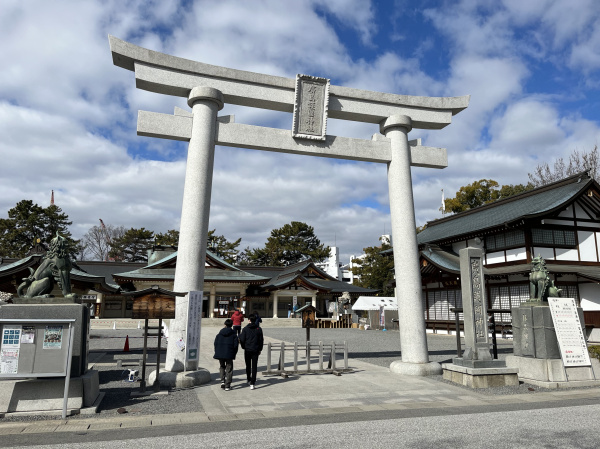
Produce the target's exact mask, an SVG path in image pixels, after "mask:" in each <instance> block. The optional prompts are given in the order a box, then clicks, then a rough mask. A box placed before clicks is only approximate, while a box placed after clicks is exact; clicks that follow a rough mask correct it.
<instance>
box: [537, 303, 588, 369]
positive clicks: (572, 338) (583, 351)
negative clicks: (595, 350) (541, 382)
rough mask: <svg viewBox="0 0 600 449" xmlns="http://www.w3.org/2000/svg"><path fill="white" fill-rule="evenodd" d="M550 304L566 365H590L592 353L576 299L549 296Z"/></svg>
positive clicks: (561, 353) (562, 356)
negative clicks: (589, 349)
mask: <svg viewBox="0 0 600 449" xmlns="http://www.w3.org/2000/svg"><path fill="white" fill-rule="evenodd" d="M548 304H550V313H551V314H552V321H554V329H555V331H556V338H557V339H558V345H559V347H560V355H561V358H562V361H563V363H564V364H565V367H569V366H590V365H591V362H590V355H589V353H588V348H587V343H586V341H585V335H584V334H583V329H582V327H581V321H580V320H579V314H578V313H577V304H576V302H575V299H574V298H548Z"/></svg>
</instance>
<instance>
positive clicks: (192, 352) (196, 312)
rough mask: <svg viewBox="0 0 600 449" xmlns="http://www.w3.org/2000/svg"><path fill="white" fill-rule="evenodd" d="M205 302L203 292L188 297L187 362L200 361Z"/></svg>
mask: <svg viewBox="0 0 600 449" xmlns="http://www.w3.org/2000/svg"><path fill="white" fill-rule="evenodd" d="M203 300H204V293H203V292H199V291H193V292H190V293H189V295H188V325H187V344H186V348H185V354H186V357H185V358H186V360H198V349H199V348H200V331H201V322H202V301H203Z"/></svg>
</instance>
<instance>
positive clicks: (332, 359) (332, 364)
mask: <svg viewBox="0 0 600 449" xmlns="http://www.w3.org/2000/svg"><path fill="white" fill-rule="evenodd" d="M331 369H332V370H335V342H333V341H332V342H331Z"/></svg>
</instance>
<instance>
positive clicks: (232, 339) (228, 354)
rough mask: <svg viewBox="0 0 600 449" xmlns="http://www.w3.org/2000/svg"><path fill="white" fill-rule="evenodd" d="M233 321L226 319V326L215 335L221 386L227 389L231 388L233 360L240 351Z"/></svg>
mask: <svg viewBox="0 0 600 449" xmlns="http://www.w3.org/2000/svg"><path fill="white" fill-rule="evenodd" d="M232 326H233V321H231V319H229V318H228V319H226V320H225V327H224V328H223V329H221V331H220V332H219V333H218V334H217V336H216V337H215V355H214V357H213V358H215V359H219V365H220V368H219V372H220V373H221V388H224V389H225V391H229V390H230V389H231V378H232V377H233V361H234V360H235V356H236V354H237V352H238V337H237V333H236V331H234V330H233V329H232Z"/></svg>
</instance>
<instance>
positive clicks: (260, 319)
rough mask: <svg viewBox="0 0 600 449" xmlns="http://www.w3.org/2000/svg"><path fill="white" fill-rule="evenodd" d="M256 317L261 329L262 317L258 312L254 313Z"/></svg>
mask: <svg viewBox="0 0 600 449" xmlns="http://www.w3.org/2000/svg"><path fill="white" fill-rule="evenodd" d="M254 316H255V317H256V321H255V323H256V325H257V326H258V327H260V323H262V318H261V317H260V315H259V314H258V312H254Z"/></svg>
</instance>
